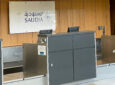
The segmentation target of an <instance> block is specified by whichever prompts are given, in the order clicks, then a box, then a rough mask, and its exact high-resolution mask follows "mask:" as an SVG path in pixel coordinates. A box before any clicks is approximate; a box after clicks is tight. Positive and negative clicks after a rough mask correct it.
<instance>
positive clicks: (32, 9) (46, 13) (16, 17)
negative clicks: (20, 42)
mask: <svg viewBox="0 0 115 85" xmlns="http://www.w3.org/2000/svg"><path fill="white" fill-rule="evenodd" d="M9 23H10V33H11V34H13V33H27V32H39V31H40V30H47V29H52V30H55V29H56V19H55V1H10V2H9Z"/></svg>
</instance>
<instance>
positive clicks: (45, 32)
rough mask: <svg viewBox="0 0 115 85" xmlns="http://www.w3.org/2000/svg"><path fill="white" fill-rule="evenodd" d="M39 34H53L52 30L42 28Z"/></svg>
mask: <svg viewBox="0 0 115 85" xmlns="http://www.w3.org/2000/svg"><path fill="white" fill-rule="evenodd" d="M39 34H52V30H40V32H39Z"/></svg>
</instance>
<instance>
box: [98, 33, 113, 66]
mask: <svg viewBox="0 0 115 85" xmlns="http://www.w3.org/2000/svg"><path fill="white" fill-rule="evenodd" d="M96 42H97V64H98V65H101V64H111V63H115V36H114V35H112V36H102V37H101V38H100V40H99V39H97V41H96Z"/></svg>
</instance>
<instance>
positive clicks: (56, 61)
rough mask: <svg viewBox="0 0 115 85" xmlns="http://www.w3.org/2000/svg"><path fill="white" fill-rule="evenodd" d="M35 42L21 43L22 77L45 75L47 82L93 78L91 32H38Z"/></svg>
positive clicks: (94, 44) (58, 83)
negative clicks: (22, 58)
mask: <svg viewBox="0 0 115 85" xmlns="http://www.w3.org/2000/svg"><path fill="white" fill-rule="evenodd" d="M38 37H39V39H38V44H36V45H32V44H24V47H23V48H24V77H25V78H29V77H34V76H38V75H46V77H47V79H48V82H47V83H48V85H60V84H64V83H69V82H74V81H79V80H85V79H90V78H95V77H96V40H95V33H94V32H72V33H62V34H46V35H44V34H40V35H38Z"/></svg>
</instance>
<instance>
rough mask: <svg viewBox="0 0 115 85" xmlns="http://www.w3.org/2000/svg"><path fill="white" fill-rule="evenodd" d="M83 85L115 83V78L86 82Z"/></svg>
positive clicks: (111, 84)
mask: <svg viewBox="0 0 115 85" xmlns="http://www.w3.org/2000/svg"><path fill="white" fill-rule="evenodd" d="M81 85H115V78H113V79H104V80H99V81H95V82H92V83H85V84H81Z"/></svg>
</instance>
